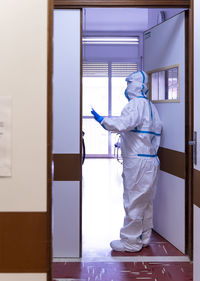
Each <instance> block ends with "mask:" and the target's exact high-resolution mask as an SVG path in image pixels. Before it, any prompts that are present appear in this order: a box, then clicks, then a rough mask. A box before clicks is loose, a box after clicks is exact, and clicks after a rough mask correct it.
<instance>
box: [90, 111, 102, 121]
mask: <svg viewBox="0 0 200 281" xmlns="http://www.w3.org/2000/svg"><path fill="white" fill-rule="evenodd" d="M91 113H92V114H93V115H94V119H95V120H96V121H97V122H99V123H101V122H102V120H103V119H104V118H103V117H102V116H101V115H99V114H98V113H97V112H96V111H95V110H94V109H93V108H92V111H91Z"/></svg>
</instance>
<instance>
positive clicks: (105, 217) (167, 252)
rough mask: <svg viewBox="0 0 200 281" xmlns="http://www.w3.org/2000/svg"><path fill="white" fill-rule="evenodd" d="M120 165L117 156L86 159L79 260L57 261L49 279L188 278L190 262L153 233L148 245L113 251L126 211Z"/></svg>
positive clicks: (172, 280) (174, 280) (161, 280)
mask: <svg viewBox="0 0 200 281" xmlns="http://www.w3.org/2000/svg"><path fill="white" fill-rule="evenodd" d="M121 168H122V167H121V165H120V164H119V163H118V162H116V160H105V159H104V160H86V161H85V163H84V166H83V237H82V238H83V243H82V246H83V252H82V259H75V260H74V259H71V260H70V259H66V260H65V261H63V259H62V260H60V262H57V260H56V261H55V262H54V263H53V277H54V279H53V280H54V281H101V280H102V281H141V280H142V281H145V280H147V281H148V280H153V281H192V280H193V278H192V275H193V273H192V267H193V266H192V263H190V262H188V259H187V257H185V256H184V255H183V254H182V253H181V252H180V251H179V250H177V249H176V248H175V247H174V246H173V245H171V244H170V243H169V242H168V241H166V240H165V239H164V238H162V237H161V236H160V235H158V234H157V233H155V232H153V234H152V237H151V243H150V246H149V247H147V248H143V249H142V250H141V251H140V252H138V253H127V252H126V253H120V252H115V251H111V248H110V246H109V243H110V241H111V240H113V239H118V238H119V229H120V227H121V225H122V223H123V216H124V211H123V203H122V194H123V187H122V181H121ZM172 261H174V262H172Z"/></svg>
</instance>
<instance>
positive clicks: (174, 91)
mask: <svg viewBox="0 0 200 281" xmlns="http://www.w3.org/2000/svg"><path fill="white" fill-rule="evenodd" d="M149 74H150V84H151V100H152V101H154V102H179V100H180V95H179V91H180V89H179V66H178V65H177V66H172V67H168V68H163V69H160V70H159V71H152V72H151V73H149Z"/></svg>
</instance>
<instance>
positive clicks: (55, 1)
mask: <svg viewBox="0 0 200 281" xmlns="http://www.w3.org/2000/svg"><path fill="white" fill-rule="evenodd" d="M84 7H87V8H95V7H96V8H97V7H101V8H108V7H110V8H113V7H115V8H117V7H118V8H128V7H129V8H188V9H189V11H188V13H187V14H188V15H187V17H186V22H187V23H186V26H187V28H186V39H187V42H188V44H187V48H186V62H187V63H186V74H187V75H186V78H187V79H186V81H185V85H186V93H187V95H186V108H185V110H186V115H187V119H186V136H185V137H186V138H185V144H186V145H185V157H186V182H187V183H188V184H186V187H187V188H186V194H185V198H187V200H186V201H187V204H186V222H187V223H186V227H187V228H186V240H185V241H186V253H187V254H188V256H189V257H190V259H191V260H192V258H193V154H192V147H191V146H189V145H188V141H189V140H193V75H194V74H193V71H194V70H193V38H194V34H193V32H194V31H193V30H194V25H193V18H194V16H193V0H184V1H183V0H174V1H173V0H122V1H116V0H109V1H105V0H95V1H92V0H90V1H88V0H82V1H81V0H69V1H68V0H48V46H47V48H48V58H47V67H48V68H47V93H48V95H47V120H48V121H47V239H48V241H47V245H48V270H47V280H48V281H52V182H53V173H52V159H53V154H52V148H53V145H52V139H53V103H52V99H53V87H52V83H53V82H52V81H53V10H54V9H82V8H84ZM81 63H82V59H81ZM81 69H82V67H81ZM80 75H81V76H80V77H82V73H80ZM81 92H82V89H81ZM81 100H82V94H81ZM80 118H81V119H82V116H80ZM80 136H82V133H81V131H80ZM80 152H81V150H80ZM80 215H81V214H80Z"/></svg>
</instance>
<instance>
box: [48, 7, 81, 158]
mask: <svg viewBox="0 0 200 281" xmlns="http://www.w3.org/2000/svg"><path fill="white" fill-rule="evenodd" d="M53 66H54V69H53V70H54V71H53V72H54V73H53V113H54V114H53V133H54V134H53V152H54V153H80V10H55V11H54V61H53Z"/></svg>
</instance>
